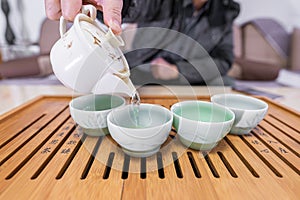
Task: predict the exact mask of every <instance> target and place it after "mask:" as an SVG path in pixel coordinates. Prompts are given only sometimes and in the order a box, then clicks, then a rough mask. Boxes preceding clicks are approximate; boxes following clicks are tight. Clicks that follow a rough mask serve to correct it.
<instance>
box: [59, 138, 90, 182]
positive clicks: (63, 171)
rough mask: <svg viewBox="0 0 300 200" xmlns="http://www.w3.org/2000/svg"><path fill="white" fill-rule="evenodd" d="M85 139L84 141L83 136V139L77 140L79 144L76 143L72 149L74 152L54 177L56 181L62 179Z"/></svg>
mask: <svg viewBox="0 0 300 200" xmlns="http://www.w3.org/2000/svg"><path fill="white" fill-rule="evenodd" d="M85 139H86V135H85V134H84V135H83V137H82V138H81V140H79V142H78V143H77V145H76V147H75V148H74V150H73V152H72V153H71V155H70V157H69V158H68V160H67V161H66V162H65V164H64V166H63V167H62V168H61V170H60V171H59V172H58V174H57V176H56V177H55V178H56V179H57V180H59V179H61V178H62V177H63V175H64V174H65V172H66V171H67V169H68V167H69V165H70V164H71V162H72V161H73V159H74V157H75V155H76V154H77V152H78V151H79V149H80V147H81V146H82V144H83V143H84V141H85Z"/></svg>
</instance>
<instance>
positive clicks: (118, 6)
mask: <svg viewBox="0 0 300 200" xmlns="http://www.w3.org/2000/svg"><path fill="white" fill-rule="evenodd" d="M102 7H103V17H104V23H105V24H106V25H108V26H109V27H110V28H111V29H112V30H113V32H114V33H115V34H120V33H121V32H122V29H121V21H122V17H121V11H122V7H123V1H122V0H103V1H102Z"/></svg>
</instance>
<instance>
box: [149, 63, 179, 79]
mask: <svg viewBox="0 0 300 200" xmlns="http://www.w3.org/2000/svg"><path fill="white" fill-rule="evenodd" d="M151 71H152V75H153V77H154V78H156V79H161V80H165V81H167V80H172V79H176V78H178V76H179V71H178V68H177V66H176V65H173V64H170V63H168V62H167V61H166V60H165V59H163V58H156V59H154V60H152V62H151Z"/></svg>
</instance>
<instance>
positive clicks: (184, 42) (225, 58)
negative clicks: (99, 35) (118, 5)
mask: <svg viewBox="0 0 300 200" xmlns="http://www.w3.org/2000/svg"><path fill="white" fill-rule="evenodd" d="M122 14H123V16H124V18H123V21H124V22H137V23H138V27H139V28H140V29H138V32H137V34H136V36H135V38H134V42H133V49H134V51H131V52H127V53H126V54H125V56H126V58H127V61H128V63H129V65H130V67H131V68H134V67H135V66H139V65H143V66H141V67H140V69H142V70H143V68H144V70H145V71H147V70H149V69H146V68H147V67H149V66H147V64H146V65H145V63H149V62H151V60H152V59H154V58H156V57H163V58H164V59H166V60H167V61H168V62H170V63H172V64H176V65H177V67H178V69H179V71H180V73H181V74H182V75H183V76H181V77H180V78H179V79H178V80H176V81H175V82H174V83H175V84H186V83H187V81H188V82H189V83H190V84H203V83H205V82H208V81H209V80H212V79H215V78H217V77H219V76H224V75H226V73H227V71H228V70H229V69H230V67H231V65H232V62H233V59H234V55H233V39H232V24H233V20H234V19H235V18H236V17H237V16H238V14H239V4H237V3H235V2H234V1H233V0H208V2H207V3H206V4H205V5H204V7H203V8H201V10H200V11H198V13H197V14H195V13H194V7H193V4H192V0H125V1H124V6H123V13H122ZM149 27H157V28H149ZM158 27H159V28H158ZM162 28H165V29H162ZM125 34H126V32H125ZM187 36H188V37H187ZM198 44H200V45H201V46H200V45H198ZM201 47H203V48H201ZM148 74H149V73H148ZM150 74H151V73H150ZM186 79H187V81H186Z"/></svg>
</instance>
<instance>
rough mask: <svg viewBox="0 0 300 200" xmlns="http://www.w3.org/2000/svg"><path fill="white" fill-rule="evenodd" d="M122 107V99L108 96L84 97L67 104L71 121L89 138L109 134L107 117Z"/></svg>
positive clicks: (123, 102) (123, 101)
mask: <svg viewBox="0 0 300 200" xmlns="http://www.w3.org/2000/svg"><path fill="white" fill-rule="evenodd" d="M124 105H125V99H124V98H123V97H121V96H116V95H110V94H101V95H93V94H91V95H84V96H80V97H77V98H74V99H73V100H72V101H71V102H70V103H69V107H70V113H71V116H72V118H73V120H74V121H75V122H76V123H77V124H78V125H79V126H80V127H81V128H82V129H83V132H84V133H85V134H87V135H89V136H101V135H106V134H109V132H108V128H107V115H108V114H109V113H110V112H111V111H112V110H113V109H115V108H118V107H121V106H124Z"/></svg>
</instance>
